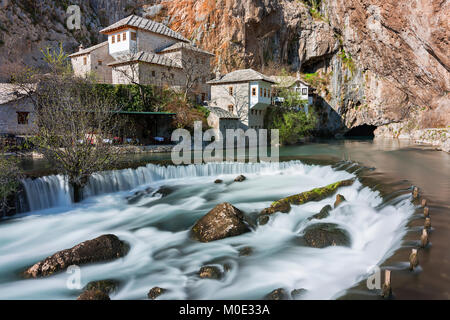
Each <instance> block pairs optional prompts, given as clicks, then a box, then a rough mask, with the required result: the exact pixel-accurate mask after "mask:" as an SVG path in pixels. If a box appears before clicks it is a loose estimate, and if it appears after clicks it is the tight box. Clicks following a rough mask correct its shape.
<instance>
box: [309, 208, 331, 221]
mask: <svg viewBox="0 0 450 320" xmlns="http://www.w3.org/2000/svg"><path fill="white" fill-rule="evenodd" d="M331 210H333V208H332V207H331V206H330V205H326V206H325V207H323V208H322V210H320V212H319V213H318V214H315V215H313V216H312V217H309V218H308V220H312V219H317V220H321V219H325V218H327V217H328V216H329V215H330V211H331Z"/></svg>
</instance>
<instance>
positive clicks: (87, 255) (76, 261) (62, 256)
mask: <svg viewBox="0 0 450 320" xmlns="http://www.w3.org/2000/svg"><path fill="white" fill-rule="evenodd" d="M128 249H129V247H128V245H127V244H126V243H125V242H124V241H121V240H120V239H119V238H118V237H116V236H115V235H112V234H107V235H103V236H100V237H98V238H95V239H93V240H88V241H85V242H82V243H80V244H77V245H76V246H75V247H73V248H70V249H65V250H62V251H58V252H57V253H55V254H54V255H52V256H50V257H47V258H45V259H44V260H42V261H40V262H38V263H36V264H35V265H33V266H32V267H30V268H29V269H27V270H26V271H25V273H24V275H25V277H27V278H38V277H46V276H49V275H52V274H54V273H56V272H59V271H62V270H65V269H67V268H68V267H69V266H71V265H82V264H86V263H92V262H100V261H109V260H113V259H117V258H120V257H123V256H125V255H126V254H127V252H128Z"/></svg>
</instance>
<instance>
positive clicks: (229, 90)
mask: <svg viewBox="0 0 450 320" xmlns="http://www.w3.org/2000/svg"><path fill="white" fill-rule="evenodd" d="M228 92H229V93H230V96H232V95H233V87H229V88H228Z"/></svg>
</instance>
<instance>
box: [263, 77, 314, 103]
mask: <svg viewBox="0 0 450 320" xmlns="http://www.w3.org/2000/svg"><path fill="white" fill-rule="evenodd" d="M272 79H273V80H274V81H275V82H276V84H275V86H274V91H275V92H274V95H275V96H274V102H277V101H279V99H280V98H279V97H277V96H276V93H277V91H279V90H282V89H289V90H292V91H294V92H297V93H298V94H299V96H300V98H301V99H302V100H305V101H308V103H307V104H308V105H311V104H313V94H312V93H313V90H312V88H310V86H309V85H308V84H307V83H306V82H305V81H303V80H302V79H301V78H300V75H297V77H292V76H272Z"/></svg>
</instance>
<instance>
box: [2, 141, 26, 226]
mask: <svg viewBox="0 0 450 320" xmlns="http://www.w3.org/2000/svg"><path fill="white" fill-rule="evenodd" d="M6 152H7V150H6V148H3V147H0V217H1V216H3V215H7V214H8V212H10V211H11V210H14V209H15V208H14V207H13V206H12V203H13V202H14V199H13V198H14V195H15V193H16V192H17V190H18V188H19V185H20V177H21V175H22V172H21V170H20V168H19V166H18V160H17V158H15V157H12V156H6V155H5V153H6Z"/></svg>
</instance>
